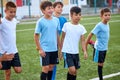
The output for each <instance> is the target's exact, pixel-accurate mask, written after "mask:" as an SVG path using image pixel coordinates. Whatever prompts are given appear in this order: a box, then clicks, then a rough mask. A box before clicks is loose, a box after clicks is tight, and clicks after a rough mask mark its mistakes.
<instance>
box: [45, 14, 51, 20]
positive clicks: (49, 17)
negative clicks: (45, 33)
mask: <svg viewBox="0 0 120 80" xmlns="http://www.w3.org/2000/svg"><path fill="white" fill-rule="evenodd" d="M44 17H45V18H46V19H48V20H50V19H52V16H47V15H44Z"/></svg>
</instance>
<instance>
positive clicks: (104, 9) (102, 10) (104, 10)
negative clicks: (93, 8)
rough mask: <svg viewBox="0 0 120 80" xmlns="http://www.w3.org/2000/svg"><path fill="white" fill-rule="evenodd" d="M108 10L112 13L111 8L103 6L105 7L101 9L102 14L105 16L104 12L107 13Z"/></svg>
mask: <svg viewBox="0 0 120 80" xmlns="http://www.w3.org/2000/svg"><path fill="white" fill-rule="evenodd" d="M106 12H110V13H111V11H110V9H109V8H103V9H101V11H100V14H101V16H103V14H104V13H106Z"/></svg>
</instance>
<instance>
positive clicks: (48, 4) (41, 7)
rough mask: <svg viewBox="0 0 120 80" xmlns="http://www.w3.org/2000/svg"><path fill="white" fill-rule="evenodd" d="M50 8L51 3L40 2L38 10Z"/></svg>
mask: <svg viewBox="0 0 120 80" xmlns="http://www.w3.org/2000/svg"><path fill="white" fill-rule="evenodd" d="M49 6H52V2H50V1H42V2H41V4H40V9H41V10H45V9H46V7H49Z"/></svg>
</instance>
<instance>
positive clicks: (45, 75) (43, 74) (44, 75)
mask: <svg viewBox="0 0 120 80" xmlns="http://www.w3.org/2000/svg"><path fill="white" fill-rule="evenodd" d="M47 75H48V73H44V72H42V73H41V76H40V80H47Z"/></svg>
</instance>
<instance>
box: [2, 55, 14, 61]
mask: <svg viewBox="0 0 120 80" xmlns="http://www.w3.org/2000/svg"><path fill="white" fill-rule="evenodd" d="M13 58H14V54H6V53H4V54H3V55H2V56H0V62H1V61H10V60H12V59H13Z"/></svg>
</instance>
